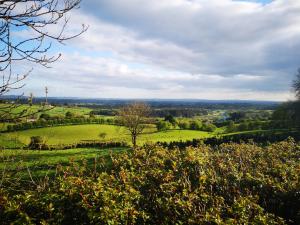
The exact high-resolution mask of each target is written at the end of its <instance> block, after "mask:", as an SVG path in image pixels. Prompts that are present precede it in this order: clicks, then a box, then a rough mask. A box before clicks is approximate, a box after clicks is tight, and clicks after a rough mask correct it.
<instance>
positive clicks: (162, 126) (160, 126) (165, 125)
mask: <svg viewBox="0 0 300 225" xmlns="http://www.w3.org/2000/svg"><path fill="white" fill-rule="evenodd" d="M171 127H172V124H171V123H170V122H169V121H161V120H160V121H158V122H157V123H156V128H157V130H158V131H164V130H169V129H171Z"/></svg>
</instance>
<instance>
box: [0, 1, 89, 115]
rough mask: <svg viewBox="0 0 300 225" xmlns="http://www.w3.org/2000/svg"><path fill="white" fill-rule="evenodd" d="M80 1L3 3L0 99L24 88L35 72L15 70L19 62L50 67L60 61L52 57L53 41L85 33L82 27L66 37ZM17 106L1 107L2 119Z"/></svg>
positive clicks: (1, 2) (60, 41) (0, 26)
mask: <svg viewBox="0 0 300 225" xmlns="http://www.w3.org/2000/svg"><path fill="white" fill-rule="evenodd" d="M80 2H81V0H8V1H3V0H0V76H1V78H2V82H1V83H0V97H2V96H3V95H5V94H7V93H8V92H10V91H12V90H16V89H21V88H22V87H23V86H24V84H23V82H22V81H24V80H25V79H26V77H27V76H28V75H29V73H30V72H31V71H32V69H29V70H28V71H23V72H22V71H16V69H15V68H16V63H18V62H22V61H28V62H30V63H33V64H39V65H42V66H44V67H49V64H51V63H53V62H55V61H56V60H58V59H59V58H60V56H61V55H60V54H58V55H49V50H50V49H51V44H52V42H53V41H56V42H59V43H62V44H63V43H64V42H65V41H66V40H69V39H72V38H74V37H77V36H79V35H80V34H82V33H83V32H85V31H86V29H87V27H86V26H85V25H82V27H81V28H80V30H79V31H78V32H77V33H75V34H66V33H67V32H66V28H67V25H68V23H69V17H68V13H69V12H70V11H71V10H73V9H75V8H78V7H79V4H80ZM16 107H18V105H17V104H10V105H7V104H6V105H4V106H1V107H0V119H3V118H13V117H22V114H23V115H25V114H26V113H24V112H22V113H21V114H16V115H12V114H11V112H12V111H13V109H15V108H16Z"/></svg>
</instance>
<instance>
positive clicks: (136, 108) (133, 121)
mask: <svg viewBox="0 0 300 225" xmlns="http://www.w3.org/2000/svg"><path fill="white" fill-rule="evenodd" d="M150 113H151V109H150V106H148V105H146V104H144V103H132V104H129V105H127V106H125V107H123V108H121V109H120V110H119V113H118V121H119V123H120V124H121V125H123V126H125V127H126V128H127V129H128V131H129V132H130V134H131V142H132V145H133V147H134V148H135V147H136V140H137V137H138V136H139V135H140V134H142V133H143V131H144V129H145V128H146V127H147V124H149V122H150V118H149V117H150Z"/></svg>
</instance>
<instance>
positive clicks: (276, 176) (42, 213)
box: [0, 140, 300, 224]
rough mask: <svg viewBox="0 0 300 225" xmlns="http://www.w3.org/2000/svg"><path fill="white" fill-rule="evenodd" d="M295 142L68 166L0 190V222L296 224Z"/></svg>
mask: <svg viewBox="0 0 300 225" xmlns="http://www.w3.org/2000/svg"><path fill="white" fill-rule="evenodd" d="M299 159H300V147H299V145H297V144H296V143H295V142H294V141H293V140H289V141H285V142H281V143H277V144H272V145H270V146H268V147H264V148H262V147H258V146H257V145H255V144H223V145H221V146H219V147H218V148H217V149H212V148H211V147H208V146H205V145H203V146H199V147H197V148H192V147H189V148H186V149H184V150H179V149H174V150H168V149H166V148H163V147H159V146H146V147H143V148H142V149H137V150H135V151H133V152H129V153H126V154H123V155H118V157H116V158H114V157H113V158H112V164H111V165H110V166H109V169H107V171H102V172H98V173H90V172H88V171H87V170H86V168H85V167H81V168H77V167H70V168H67V169H65V170H63V173H62V175H61V176H59V177H58V178H56V179H55V180H54V181H53V183H49V184H48V186H47V185H46V186H45V185H44V186H43V187H42V186H38V187H37V189H32V190H30V189H28V190H26V191H25V190H24V191H22V192H14V191H8V190H9V189H6V188H2V189H0V219H1V220H2V221H1V224H11V223H14V224H299V223H300V193H299V190H300V184H299V180H300V173H299V171H300V160H299Z"/></svg>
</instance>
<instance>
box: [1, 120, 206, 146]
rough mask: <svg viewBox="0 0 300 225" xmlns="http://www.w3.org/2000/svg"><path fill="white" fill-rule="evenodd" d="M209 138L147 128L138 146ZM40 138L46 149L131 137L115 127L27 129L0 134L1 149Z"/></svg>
mask: <svg viewBox="0 0 300 225" xmlns="http://www.w3.org/2000/svg"><path fill="white" fill-rule="evenodd" d="M100 133H105V134H106V135H105V137H99V135H100ZM210 135H211V134H210V133H208V132H204V131H194V130H177V129H174V130H167V131H159V132H158V131H156V129H155V128H148V129H146V130H145V132H144V133H143V134H142V135H141V136H140V137H139V138H138V142H139V144H144V143H149V142H154V143H155V142H158V141H163V142H170V141H180V140H182V141H186V140H192V139H194V138H197V139H199V138H205V137H209V136H210ZM32 136H41V137H43V138H44V140H45V142H46V143H47V144H48V145H63V144H74V143H78V142H81V141H94V140H97V141H111V140H113V141H125V142H127V143H130V135H129V133H128V131H127V130H126V129H125V128H124V127H120V126H115V125H102V124H101V125H100V124H89V125H72V126H58V127H48V128H38V129H30V130H25V131H18V132H11V133H3V134H1V136H0V145H1V144H2V146H7V145H9V146H13V145H15V146H20V145H28V144H29V142H30V137H32Z"/></svg>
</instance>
